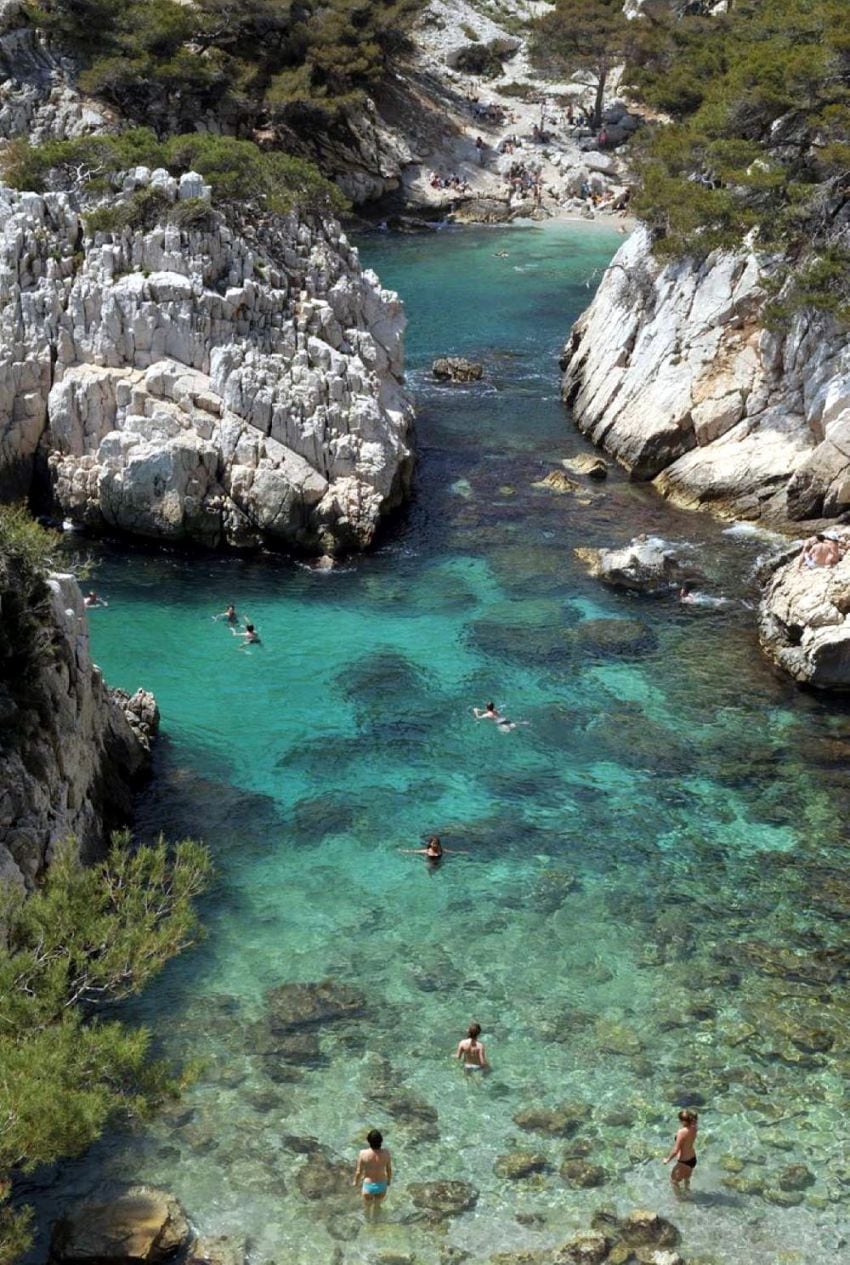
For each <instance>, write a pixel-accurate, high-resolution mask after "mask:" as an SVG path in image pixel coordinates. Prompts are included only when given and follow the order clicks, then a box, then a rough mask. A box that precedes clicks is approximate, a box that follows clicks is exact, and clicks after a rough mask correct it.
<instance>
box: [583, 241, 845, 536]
mask: <svg viewBox="0 0 850 1265" xmlns="http://www.w3.org/2000/svg"><path fill="white" fill-rule="evenodd" d="M762 266H763V265H762V263H761V261H759V260H758V259H757V258H756V257H755V256H754V255H753V254H749V253H741V254H720V255H718V254H716V255H712V256H710V257H709V258H708V259H707V260H706V261H705V263H703V264H695V263H693V262H690V261H684V262H679V263H671V264H668V265H667V266H664V267H662V266H661V265H659V263H658V262H657V261H656V260H655V259H654V258H653V256H652V254H651V251H650V248H649V241H648V238H647V235H646V233H645V232H644V230H642V229H639V230H638V231H636V232H635V233H633V234H632V236H631V237H630V238H629V240H628V241H627V242H626V243H625V244H624V245H623V246H622V248H621V249H620V250H619V251H618V253H617V255H616V256H615V257H614V259H613V261H612V263H611V264H610V266H609V268H608V269H607V271H606V273H605V275H604V277H603V279H602V283H601V285H600V287H599V290H598V291H597V293H596V296H595V298H594V300H593V302H592V303H591V305H590V307H589V308H588V309H587V311H586V312H585V313H584V314H583V316H582V317H581V318H580V319H579V320H578V321H577V322H576V324H575V326H574V327H573V330H572V333H571V335H570V339H569V341H568V343H567V346H566V349H565V353H564V360H563V366H564V369H565V373H564V379H563V395H564V399H565V400H566V402H567V403H568V404H569V405H570V406H571V407H572V409H573V413H574V416H575V419H576V421H577V423H578V425H579V427H580V428H581V429H582V430H583V431H585V432H586V433H587V434H588V435H589V436H590V437H591V438H592V439H593V440H594V442H596V443H598V444H601V445H603V446H604V447H605V448H607V449H608V450H609V451H610V452H612V453H613V454H614V455H615V456H616V457H617V458H618V459H619V460H620V461H621V462H622V463H623V464H624V465H625V466H626V467H627V468H628V469H629V470H630V471H631V472H632V474H633V475H634V477H635V478H637V479H651V480H654V482H655V484H656V486H657V487H658V489H659V490H660V491H661V492H662V493H663V494H664V495H666V496H669V497H671V498H673V499H674V500H675V501H677V502H678V503H679V504H682V505H685V506H689V507H694V508H697V507H706V508H709V509H712V510H714V511H715V512H717V513H718V514H720V515H722V516H728V517H741V518H748V519H763V520H765V521H772V522H777V523H782V522H785V521H787V520H799V519H803V518H811V517H817V516H827V517H830V516H834V515H838V514H841V513H843V512H844V511H845V510H847V509H848V508H850V339H848V336H847V334H846V331H842V330H841V329H840V328H839V327H838V326H836V325H835V324H834V323H832V321H831V320H830V319H829V318H827V317H824V316H819V315H813V314H811V313H808V314H801V315H799V316H797V317H795V318H794V319H793V320H792V321H791V323H790V324H789V325H788V326H787V327H786V328H783V329H776V330H772V329H769V328H768V327H767V326H766V325H765V314H764V309H765V303H766V294H765V290H764V278H763V272H762Z"/></svg>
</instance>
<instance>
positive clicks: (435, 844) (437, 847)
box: [399, 835, 468, 869]
mask: <svg viewBox="0 0 850 1265" xmlns="http://www.w3.org/2000/svg"><path fill="white" fill-rule="evenodd" d="M399 852H406V853H407V855H408V856H417V857H425V860H426V861H427V862H428V865H429V867H430V868H431V869H436V867H437V866H438V865H439V864H440V862H441V861H442V859H443V857H444V856H445V855H446V853H447V852H457V853H460V854H462V855H463V856H468V853H467V852H466V851H465V850H464V849H463V848H444V847H443V845H442V843H441V842H440V839H439V836H438V835H431V836H430V838H429V839H428V841H427V843H426V845H425V847H424V848H399Z"/></svg>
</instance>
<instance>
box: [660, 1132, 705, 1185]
mask: <svg viewBox="0 0 850 1265" xmlns="http://www.w3.org/2000/svg"><path fill="white" fill-rule="evenodd" d="M697 1119H698V1117H697V1113H696V1112H695V1111H680V1112H679V1123H680V1124H681V1126H682V1127H681V1128H680V1129H679V1131H678V1133H677V1134H676V1141H675V1142H674V1143H673V1150H672V1151H671V1152H670V1154H669V1155H668V1156H667V1158H666V1160H665V1161H664V1163H665V1164H669V1163H670V1161H671V1160H675V1161H676V1163H675V1164H674V1165H673V1169H672V1172H671V1173H670V1180H671V1182H672V1183H673V1189H674V1190H675V1192H676V1195H677V1196H678V1198H680V1199H681V1198H683V1197H684V1198H687V1196H688V1195H689V1194H690V1190H691V1177H692V1176H693V1172H694V1169H695V1168H696V1166H697V1153H696V1151H695V1150H694V1143H695V1142H696V1137H697V1127H698V1126H697ZM680 1183H681V1185H680ZM682 1186H684V1191H683V1190H682Z"/></svg>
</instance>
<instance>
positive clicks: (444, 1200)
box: [408, 1181, 478, 1220]
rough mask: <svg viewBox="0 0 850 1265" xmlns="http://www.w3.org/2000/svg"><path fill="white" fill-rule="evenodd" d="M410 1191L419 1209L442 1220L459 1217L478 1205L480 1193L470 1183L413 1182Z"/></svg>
mask: <svg viewBox="0 0 850 1265" xmlns="http://www.w3.org/2000/svg"><path fill="white" fill-rule="evenodd" d="M408 1191H409V1193H410V1197H411V1199H412V1200H413V1202H414V1203H415V1205H416V1207H417V1208H422V1209H424V1210H425V1211H427V1212H428V1213H430V1214H431V1215H432V1216H434V1217H436V1218H438V1219H440V1220H442V1219H443V1218H446V1217H459V1216H460V1214H461V1213H463V1212H468V1211H469V1209H470V1208H474V1207H475V1205H476V1204H477V1203H478V1191H477V1190H476V1189H475V1187H474V1186H471V1185H470V1183H469V1182H463V1181H442V1182H411V1183H410V1185H409V1186H408Z"/></svg>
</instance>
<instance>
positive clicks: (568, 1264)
mask: <svg viewBox="0 0 850 1265" xmlns="http://www.w3.org/2000/svg"><path fill="white" fill-rule="evenodd" d="M610 1248H611V1243H610V1240H609V1239H606V1237H605V1235H604V1234H599V1233H597V1232H591V1233H589V1234H579V1235H576V1237H575V1238H574V1239H570V1241H569V1243H565V1244H564V1246H563V1247H561V1248H559V1249H558V1251H557V1252H556V1253H555V1255H554V1257H553V1258H552V1259H553V1265H602V1261H604V1260H605V1259H606V1257H607V1256H608V1252H609V1250H610Z"/></svg>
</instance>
